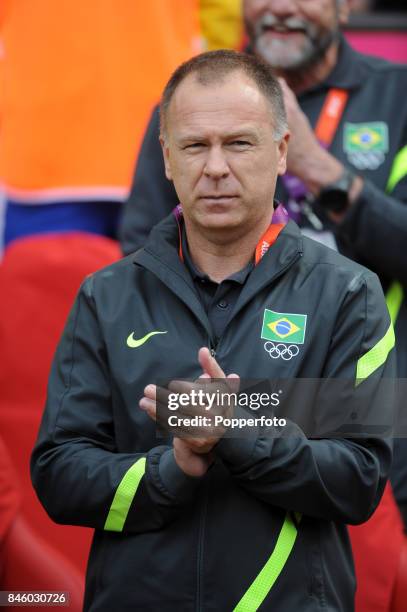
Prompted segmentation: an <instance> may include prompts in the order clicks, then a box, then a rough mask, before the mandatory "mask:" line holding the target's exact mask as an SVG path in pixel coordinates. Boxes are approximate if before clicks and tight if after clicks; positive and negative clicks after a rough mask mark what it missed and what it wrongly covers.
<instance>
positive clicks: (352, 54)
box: [299, 34, 367, 99]
mask: <svg viewBox="0 0 407 612" xmlns="http://www.w3.org/2000/svg"><path fill="white" fill-rule="evenodd" d="M363 58H364V56H363V55H362V54H361V53H358V52H357V51H355V50H354V49H352V47H351V46H350V45H349V43H348V42H347V41H346V40H345V37H344V36H343V35H342V34H341V35H340V39H339V48H338V59H337V62H336V64H335V66H334V67H333V69H332V71H331V72H330V74H329V75H328V76H327V77H326V79H325V80H324V81H322V82H321V83H319V84H318V85H316V86H315V87H313V88H311V89H308V90H307V91H305V92H303V93H302V94H301V95H300V96H299V98H300V99H301V98H302V97H306V96H307V95H308V94H309V93H311V92H314V91H317V90H321V89H323V90H327V89H331V88H335V89H347V90H349V89H358V88H359V87H360V86H361V85H362V84H363V82H364V80H365V78H366V70H367V66H366V63H365V62H364V59H363Z"/></svg>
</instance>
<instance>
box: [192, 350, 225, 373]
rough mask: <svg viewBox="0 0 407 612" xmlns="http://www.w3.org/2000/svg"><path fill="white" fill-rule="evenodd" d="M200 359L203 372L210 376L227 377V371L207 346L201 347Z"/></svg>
mask: <svg viewBox="0 0 407 612" xmlns="http://www.w3.org/2000/svg"><path fill="white" fill-rule="evenodd" d="M198 361H199V363H200V365H201V368H202V370H203V373H204V374H208V375H209V376H210V378H225V372H224V371H223V370H222V368H221V367H220V365H219V364H218V362H217V361H216V359H215V358H214V357H212V355H211V353H210V351H209V349H208V348H207V347H206V346H204V347H202V348H200V349H199V353H198Z"/></svg>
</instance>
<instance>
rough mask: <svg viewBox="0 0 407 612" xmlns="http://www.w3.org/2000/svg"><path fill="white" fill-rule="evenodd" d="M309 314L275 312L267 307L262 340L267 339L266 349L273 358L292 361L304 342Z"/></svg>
mask: <svg viewBox="0 0 407 612" xmlns="http://www.w3.org/2000/svg"><path fill="white" fill-rule="evenodd" d="M306 325H307V315H305V314H293V313H286V312H275V311H274V310H269V309H268V308H265V310H264V315H263V326H262V330H261V338H262V340H266V342H265V344H264V350H265V351H266V352H267V353H268V354H269V356H270V358H271V359H283V360H284V361H290V359H292V358H293V357H296V356H297V355H298V354H299V352H300V348H299V346H298V345H300V344H304V339H305V329H306Z"/></svg>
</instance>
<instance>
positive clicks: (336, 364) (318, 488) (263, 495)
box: [216, 273, 395, 524]
mask: <svg viewBox="0 0 407 612" xmlns="http://www.w3.org/2000/svg"><path fill="white" fill-rule="evenodd" d="M363 276H364V278H360V277H359V278H356V279H354V280H353V281H352V283H351V285H350V286H349V288H348V292H347V297H346V299H345V301H344V303H343V304H342V308H341V310H340V316H339V319H338V321H337V322H336V329H335V332H334V334H333V336H332V338H331V343H330V350H329V354H327V359H326V364H325V367H324V371H323V372H322V373H321V378H324V379H325V378H327V379H329V378H331V379H336V378H349V377H350V376H352V377H353V380H355V377H356V376H358V378H359V381H358V382H359V383H360V385H359V386H360V388H361V389H363V386H362V385H365V387H364V388H365V389H367V390H368V393H370V394H371V395H370V397H372V396H373V394H375V393H376V390H377V385H376V382H377V384H379V383H380V381H381V379H382V377H393V376H394V375H395V371H394V350H392V348H391V347H392V346H393V345H394V334H393V330H392V327H391V324H390V320H389V315H388V313H387V309H386V306H385V303H384V297H383V292H382V290H381V287H380V283H379V281H378V279H377V277H376V275H373V274H370V273H367V275H363ZM366 356H367V357H366ZM372 368H373V370H372ZM370 370H372V371H370ZM370 377H372V378H370ZM363 378H365V379H369V384H367V385H366V382H367V381H366V380H364V381H363V380H362V382H360V379H363ZM372 382H373V383H374V384H373V385H372V384H371V383H372ZM355 383H356V381H355ZM352 384H353V383H352ZM367 399H369V397H368V398H367ZM388 399H391V398H388ZM389 405H390V406H392V405H393V402H391V401H388V402H387V403H386V406H387V408H385V407H383V411H384V410H385V409H386V410H387V411H388V413H390V412H391V411H392V408H388V406H389ZM366 406H367V407H368V408H367V410H368V411H369V409H370V408H369V402H368V401H367V402H366ZM325 410H329V402H326V401H323V403H322V405H319V403H318V400H317V401H316V402H315V405H314V411H315V413H316V414H318V412H321V411H325ZM368 416H369V414H367V417H368ZM383 416H387V419H386V420H387V421H389V420H390V422H391V423H392V414H387V415H384V414H383ZM322 418H324V415H322ZM372 420H373V419H372ZM262 433H263V435H262ZM216 453H217V456H218V457H220V458H221V460H222V461H223V463H224V464H225V465H226V467H227V468H228V469H229V471H230V473H231V474H232V476H233V477H234V478H235V480H236V481H237V483H239V485H240V486H241V487H243V488H244V489H245V490H246V491H247V492H248V493H250V494H251V495H253V496H255V497H257V498H258V499H261V500H262V501H264V502H267V503H270V504H272V505H274V506H278V507H281V508H284V509H287V510H292V511H295V512H300V513H303V514H305V515H308V516H312V517H317V518H322V519H326V520H335V521H341V522H345V523H350V524H357V523H360V522H363V521H365V520H367V518H368V517H369V516H370V515H371V514H372V512H373V511H374V509H375V508H376V506H377V504H378V502H379V500H380V497H381V495H382V493H383V489H384V486H385V483H386V479H387V476H388V472H389V469H390V464H391V443H390V442H389V440H388V438H384V437H379V436H377V437H374V435H364V436H361V435H360V436H358V438H354V437H352V438H350V437H348V438H346V439H345V436H341V435H335V436H334V437H329V438H328V437H325V438H323V439H308V438H307V437H306V436H305V434H304V433H303V431H302V430H301V429H300V427H299V426H298V425H297V424H295V423H293V422H289V421H287V426H286V427H285V428H284V433H282V432H281V429H280V430H279V429H278V428H276V429H275V430H274V431H270V429H269V430H268V435H264V432H262V431H260V433H259V435H258V436H257V437H255V436H253V437H252V438H245V439H242V438H240V439H233V438H226V437H224V438H223V439H222V440H221V441H220V442H219V443H218V445H217V446H216Z"/></svg>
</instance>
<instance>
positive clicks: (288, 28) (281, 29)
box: [257, 15, 307, 36]
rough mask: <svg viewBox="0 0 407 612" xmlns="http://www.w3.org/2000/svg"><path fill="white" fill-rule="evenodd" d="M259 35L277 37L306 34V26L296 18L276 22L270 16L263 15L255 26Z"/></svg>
mask: <svg viewBox="0 0 407 612" xmlns="http://www.w3.org/2000/svg"><path fill="white" fill-rule="evenodd" d="M257 31H258V33H259V34H264V33H272V34H277V35H282V36H286V35H290V34H307V28H306V24H305V23H304V22H303V21H302V20H300V19H297V18H289V19H287V20H286V21H277V20H276V19H275V18H274V17H273V16H272V15H265V16H264V17H263V18H262V19H261V20H260V21H259V23H258V25H257Z"/></svg>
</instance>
